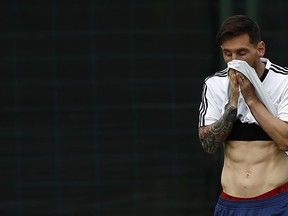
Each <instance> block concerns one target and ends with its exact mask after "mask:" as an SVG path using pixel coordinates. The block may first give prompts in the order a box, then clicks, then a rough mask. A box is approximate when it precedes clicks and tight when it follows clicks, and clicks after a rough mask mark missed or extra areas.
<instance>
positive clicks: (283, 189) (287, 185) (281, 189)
mask: <svg viewBox="0 0 288 216" xmlns="http://www.w3.org/2000/svg"><path fill="white" fill-rule="evenodd" d="M286 191H288V182H287V183H285V184H283V185H281V186H280V187H277V188H275V189H273V190H271V191H268V192H267V193H264V194H261V195H259V196H256V197H250V198H242V197H234V196H231V195H229V194H226V193H225V192H222V193H221V195H220V196H221V198H223V199H228V200H258V199H264V198H268V197H271V196H275V195H277V194H280V193H283V192H286Z"/></svg>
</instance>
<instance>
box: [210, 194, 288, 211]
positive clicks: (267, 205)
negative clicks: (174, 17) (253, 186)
mask: <svg viewBox="0 0 288 216" xmlns="http://www.w3.org/2000/svg"><path fill="white" fill-rule="evenodd" d="M273 215H275V216H276V215H277V216H287V215H288V191H286V192H283V193H280V194H277V195H275V196H271V197H268V198H263V199H258V200H237V201H235V200H228V199H223V198H222V197H219V200H218V202H217V205H216V207H215V212H214V216H273Z"/></svg>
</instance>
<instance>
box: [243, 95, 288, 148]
mask: <svg viewBox="0 0 288 216" xmlns="http://www.w3.org/2000/svg"><path fill="white" fill-rule="evenodd" d="M248 106H249V108H250V110H251V112H252V114H253V116H254V118H255V119H256V120H257V122H258V124H259V125H260V126H261V127H262V129H263V130H264V131H265V132H266V133H267V134H268V135H269V136H270V137H271V139H272V140H273V141H274V142H275V143H276V144H277V145H278V146H279V148H280V149H282V150H288V124H287V122H284V121H282V120H280V119H278V118H276V117H274V116H273V115H272V114H271V113H270V112H269V111H268V110H267V108H266V107H265V106H264V105H263V103H262V102H260V101H259V100H254V101H252V102H248Z"/></svg>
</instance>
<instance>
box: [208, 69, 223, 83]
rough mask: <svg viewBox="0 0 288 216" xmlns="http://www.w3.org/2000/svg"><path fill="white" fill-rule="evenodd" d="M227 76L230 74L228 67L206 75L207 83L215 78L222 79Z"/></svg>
mask: <svg viewBox="0 0 288 216" xmlns="http://www.w3.org/2000/svg"><path fill="white" fill-rule="evenodd" d="M227 76H228V68H225V69H224V70H221V71H218V72H216V73H214V74H212V75H210V76H208V77H206V79H205V83H207V82H209V81H211V80H215V79H219V80H221V78H226V77H227Z"/></svg>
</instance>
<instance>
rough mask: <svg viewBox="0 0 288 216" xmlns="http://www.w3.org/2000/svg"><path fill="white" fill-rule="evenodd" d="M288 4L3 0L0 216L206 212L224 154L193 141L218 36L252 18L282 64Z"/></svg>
mask: <svg viewBox="0 0 288 216" xmlns="http://www.w3.org/2000/svg"><path fill="white" fill-rule="evenodd" d="M287 8H288V1H285V0H274V1H270V0H262V1H260V0H259V1H256V0H255V1H248V0H246V1H244V0H242V1H241V0H202V1H194V0H178V1H176V0H153V1H152V0H59V1H57V0H41V1H39V0H29V1H21V0H9V1H8V0H4V1H1V3H0V11H1V12H0V17H1V19H0V20H1V21H0V24H1V30H0V60H1V62H0V76H1V79H0V82H1V85H0V88H1V89H0V96H1V97H0V101H1V102H0V103H1V106H0V110H1V113H0V114H1V117H0V119H1V130H0V138H1V143H0V144H1V145H0V146H1V147H0V148H1V150H0V167H1V168H0V215H1V216H23V215H25V216H26V215H29V216H32V215H37V216H40V215H41V216H48V215H49V216H50V215H51V216H52V215H53V216H58V215H61V216H62V215H63V216H66V215H67V216H68V215H69V216H75V215H77V216H92V215H93V216H116V215H117V216H120V215H121V216H122V215H123V216H146V215H147V216H154V215H155V216H156V215H157V216H159V215H160V216H161V215H163V216H164V215H165V216H188V215H189V216H192V215H193V216H194V215H195V216H209V215H213V208H214V206H215V203H216V201H217V199H218V196H219V193H220V191H221V187H220V173H221V167H222V153H221V152H219V153H217V154H215V155H208V154H207V153H205V152H204V151H203V150H202V147H201V144H200V143H199V141H198V134H197V132H198V130H197V124H198V107H199V103H200V96H201V91H202V85H203V81H204V79H205V78H206V77H207V76H208V75H211V74H212V73H214V72H216V71H218V70H221V69H223V68H224V67H225V65H224V64H223V63H222V56H221V52H220V49H219V47H218V46H217V45H216V43H215V35H216V33H217V30H218V28H219V25H220V23H221V22H222V21H223V20H224V19H225V18H227V17H228V16H230V15H233V14H246V15H249V16H250V17H251V18H253V19H255V20H256V21H257V22H258V23H259V25H260V26H261V29H262V36H263V40H264V41H265V42H266V47H267V53H266V57H268V58H270V59H271V60H272V61H273V62H274V63H277V64H280V65H282V66H288V59H287V51H288V40H287V38H288V29H287V23H286V22H287V20H288V13H287V12H288V11H287Z"/></svg>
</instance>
